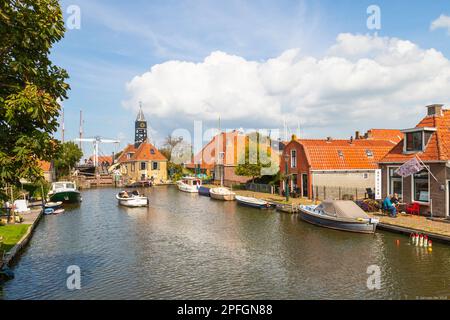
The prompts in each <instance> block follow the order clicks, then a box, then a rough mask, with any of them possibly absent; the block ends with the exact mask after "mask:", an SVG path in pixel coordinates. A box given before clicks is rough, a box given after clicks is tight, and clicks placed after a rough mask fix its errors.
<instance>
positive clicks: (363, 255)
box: [0, 186, 450, 299]
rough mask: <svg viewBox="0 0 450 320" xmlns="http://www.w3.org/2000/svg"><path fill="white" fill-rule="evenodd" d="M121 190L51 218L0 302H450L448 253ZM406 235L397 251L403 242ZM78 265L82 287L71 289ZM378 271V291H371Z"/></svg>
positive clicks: (173, 194) (198, 199)
mask: <svg viewBox="0 0 450 320" xmlns="http://www.w3.org/2000/svg"><path fill="white" fill-rule="evenodd" d="M116 192H117V190H115V189H93V190H86V191H83V203H82V204H81V205H80V206H79V207H77V208H72V209H70V210H68V211H67V212H66V213H65V214H62V215H58V216H45V217H43V219H42V220H41V222H40V223H39V225H38V227H37V228H36V231H35V233H34V236H33V238H32V240H31V242H30V244H29V246H28V248H27V249H26V250H25V251H24V253H23V255H22V256H21V258H20V259H19V260H18V262H17V263H16V265H15V266H14V268H13V271H14V273H15V279H13V280H11V281H9V282H7V283H5V284H4V285H3V287H2V288H1V295H0V296H1V298H3V299H337V298H339V299H377V298H380V299H416V298H426V299H430V298H435V299H437V298H441V299H442V298H445V297H447V298H450V247H449V246H445V245H439V244H437V243H435V244H434V246H433V251H432V252H428V251H427V250H426V249H424V248H418V247H414V246H410V245H409V244H408V240H409V239H408V237H407V236H401V235H397V234H393V233H387V232H382V231H378V232H377V233H376V234H375V235H359V234H352V233H346V232H340V231H334V230H328V229H323V228H319V227H316V226H313V225H309V224H306V223H304V222H302V221H299V220H298V218H297V216H296V215H289V214H285V213H278V212H275V211H260V210H256V209H252V208H245V207H241V206H238V205H237V204H236V203H235V202H220V201H215V200H212V199H209V198H206V197H202V196H199V195H192V194H187V193H182V192H179V191H178V190H177V189H176V188H175V187H172V186H171V187H154V188H150V189H145V192H146V193H147V194H148V195H149V196H150V199H151V203H150V207H149V208H135V209H127V208H123V207H119V206H118V205H117V203H116V200H115V198H114V196H115V193H116ZM397 240H399V241H400V242H399V244H398V243H397ZM71 265H76V266H79V267H80V270H81V289H80V290H74V291H71V290H69V289H68V288H67V286H66V279H67V277H68V276H69V275H68V274H67V268H68V267H69V266H71ZM371 265H376V266H379V267H380V271H381V278H380V279H381V288H380V289H379V290H376V289H375V290H369V289H368V288H367V279H368V277H369V276H370V275H369V274H367V268H368V267H369V266H371Z"/></svg>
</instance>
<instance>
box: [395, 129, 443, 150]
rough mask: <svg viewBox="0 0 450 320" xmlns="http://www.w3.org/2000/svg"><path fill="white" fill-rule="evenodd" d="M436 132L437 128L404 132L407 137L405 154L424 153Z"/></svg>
mask: <svg viewBox="0 0 450 320" xmlns="http://www.w3.org/2000/svg"><path fill="white" fill-rule="evenodd" d="M435 131H436V128H414V129H407V130H403V133H404V135H405V139H404V143H403V151H404V152H405V153H413V152H422V151H424V150H425V148H426V146H427V144H428V141H429V140H430V138H431V136H432V135H433V133H434V132H435Z"/></svg>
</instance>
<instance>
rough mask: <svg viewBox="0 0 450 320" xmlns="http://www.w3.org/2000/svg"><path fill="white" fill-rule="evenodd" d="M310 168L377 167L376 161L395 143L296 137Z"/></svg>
mask: <svg viewBox="0 0 450 320" xmlns="http://www.w3.org/2000/svg"><path fill="white" fill-rule="evenodd" d="M297 142H298V143H299V144H301V145H302V146H303V148H304V150H305V154H306V157H307V160H308V162H309V165H310V168H311V170H356V169H377V168H378V164H377V162H378V161H379V160H380V159H381V158H382V157H383V156H384V155H386V153H387V152H389V150H391V149H392V147H393V146H394V145H395V144H394V143H393V142H390V141H385V140H368V139H358V140H353V141H352V142H351V141H350V140H324V139H298V140H297Z"/></svg>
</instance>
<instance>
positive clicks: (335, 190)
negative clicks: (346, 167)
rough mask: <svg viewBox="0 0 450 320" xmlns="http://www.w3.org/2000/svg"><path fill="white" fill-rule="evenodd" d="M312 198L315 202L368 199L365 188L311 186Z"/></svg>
mask: <svg viewBox="0 0 450 320" xmlns="http://www.w3.org/2000/svg"><path fill="white" fill-rule="evenodd" d="M312 192H313V194H312V198H313V199H315V200H361V199H365V198H368V197H369V195H370V194H368V192H367V190H366V188H357V187H330V186H313V187H312Z"/></svg>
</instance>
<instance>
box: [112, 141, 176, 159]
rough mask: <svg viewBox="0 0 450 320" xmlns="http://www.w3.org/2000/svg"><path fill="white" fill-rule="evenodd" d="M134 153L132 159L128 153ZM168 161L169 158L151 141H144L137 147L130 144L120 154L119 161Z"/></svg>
mask: <svg viewBox="0 0 450 320" xmlns="http://www.w3.org/2000/svg"><path fill="white" fill-rule="evenodd" d="M128 153H132V156H131V158H130V159H128V157H127V154H128ZM152 160H153V161H165V160H166V161H167V158H166V157H165V156H164V155H163V154H162V153H161V152H159V150H158V149H157V148H156V147H155V146H154V145H152V144H151V143H150V142H143V143H141V144H140V145H139V147H138V148H135V147H134V145H133V144H129V145H128V146H126V147H125V149H124V150H123V152H122V154H121V155H120V157H119V159H118V162H120V163H123V162H130V161H152Z"/></svg>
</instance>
